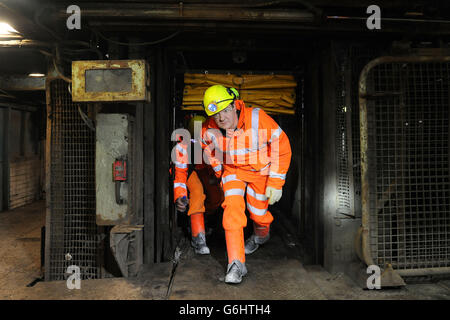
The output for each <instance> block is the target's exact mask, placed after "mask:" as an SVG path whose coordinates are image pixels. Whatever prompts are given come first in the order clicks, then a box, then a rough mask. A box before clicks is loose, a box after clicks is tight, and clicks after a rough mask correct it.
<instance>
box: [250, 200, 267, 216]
mask: <svg viewBox="0 0 450 320" xmlns="http://www.w3.org/2000/svg"><path fill="white" fill-rule="evenodd" d="M247 209H248V210H249V211H250V212H251V213H253V214H255V215H257V216H263V215H265V214H266V212H267V209H257V208H255V207H254V206H252V205H251V204H250V203H248V202H247Z"/></svg>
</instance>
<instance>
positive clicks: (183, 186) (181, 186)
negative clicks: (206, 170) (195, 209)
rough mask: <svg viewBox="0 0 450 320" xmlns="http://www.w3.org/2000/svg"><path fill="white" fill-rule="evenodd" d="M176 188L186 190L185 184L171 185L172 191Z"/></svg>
mask: <svg viewBox="0 0 450 320" xmlns="http://www.w3.org/2000/svg"><path fill="white" fill-rule="evenodd" d="M178 187H180V188H183V189H186V184H185V183H179V182H176V183H174V184H173V188H174V189H175V188H178Z"/></svg>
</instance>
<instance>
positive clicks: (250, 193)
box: [247, 186, 267, 201]
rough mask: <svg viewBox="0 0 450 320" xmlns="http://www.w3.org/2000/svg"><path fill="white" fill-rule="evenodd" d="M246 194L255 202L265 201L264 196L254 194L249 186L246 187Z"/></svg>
mask: <svg viewBox="0 0 450 320" xmlns="http://www.w3.org/2000/svg"><path fill="white" fill-rule="evenodd" d="M247 194H249V195H251V196H252V197H253V198H255V199H256V200H261V201H266V200H267V197H266V195H265V194H261V193H256V192H255V190H253V189H252V188H250V186H247Z"/></svg>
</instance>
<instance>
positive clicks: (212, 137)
mask: <svg viewBox="0 0 450 320" xmlns="http://www.w3.org/2000/svg"><path fill="white" fill-rule="evenodd" d="M206 136H207V137H208V138H209V139H210V140H211V141H212V142H213V143H214V145H215V146H216V147H219V142H218V141H217V138H216V136H215V135H214V133H211V132H209V131H206Z"/></svg>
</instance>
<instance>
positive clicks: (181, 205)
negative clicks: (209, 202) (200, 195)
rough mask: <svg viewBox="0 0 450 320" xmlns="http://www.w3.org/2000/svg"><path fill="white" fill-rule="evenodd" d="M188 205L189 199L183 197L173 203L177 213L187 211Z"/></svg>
mask: <svg viewBox="0 0 450 320" xmlns="http://www.w3.org/2000/svg"><path fill="white" fill-rule="evenodd" d="M188 204H189V199H188V198H187V197H186V196H184V197H179V198H178V199H177V200H176V201H175V206H176V208H177V210H178V211H179V212H185V211H186V209H187V206H188Z"/></svg>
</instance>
